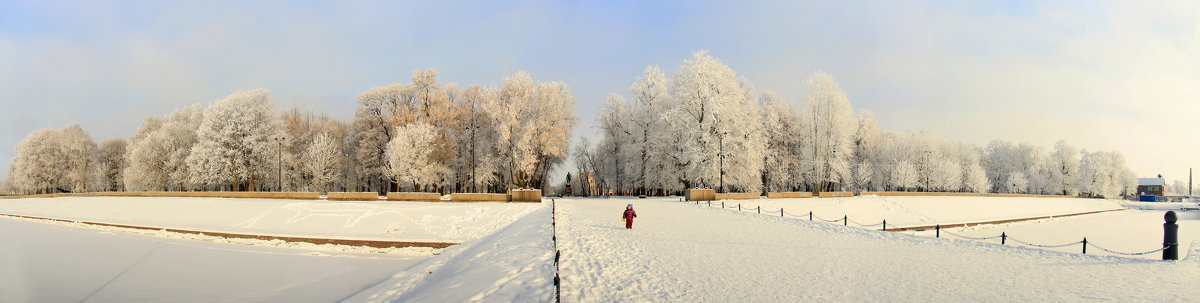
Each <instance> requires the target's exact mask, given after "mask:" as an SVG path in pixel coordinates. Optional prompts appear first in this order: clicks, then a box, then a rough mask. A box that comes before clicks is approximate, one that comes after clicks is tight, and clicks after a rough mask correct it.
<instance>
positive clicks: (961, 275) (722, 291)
mask: <svg viewBox="0 0 1200 303" xmlns="http://www.w3.org/2000/svg"><path fill="white" fill-rule="evenodd" d="M626 203H634V204H635V206H636V209H637V210H638V215H639V217H638V219H637V220H636V221H635V223H634V229H633V230H625V229H624V227H623V226H622V225H621V221H620V216H619V215H620V211H621V210H622V209H623V208H624V205H625V204H626ZM558 206H559V218H558V220H559V221H558V222H559V224H560V229H559V237H560V238H559V246H560V249H561V250H562V253H563V256H562V258H563V259H562V261H561V274H562V277H563V294H562V296H563V301H567V302H597V301H600V302H609V301H622V302H624V301H676V302H725V301H731V300H733V301H751V302H753V301H775V302H780V301H783V302H786V301H792V302H796V301H801V300H818V301H879V300H881V299H883V300H886V301H1051V300H1054V301H1057V300H1071V301H1075V300H1096V299H1116V300H1119V301H1150V300H1156V301H1158V300H1166V301H1184V300H1191V299H1193V298H1196V297H1198V296H1200V289H1196V288H1193V287H1186V286H1185V285H1186V284H1188V283H1190V281H1196V280H1200V264H1197V263H1196V262H1194V261H1191V260H1189V261H1179V262H1162V261H1146V260H1134V259H1127V258H1117V257H1103V256H1085V255H1075V254H1067V253H1060V252H1053V251H1045V250H1036V249H1028V248H1018V247H1008V246H999V245H994V244H985V243H978V242H969V241H953V240H946V239H932V238H926V237H920V236H913V235H906V234H897V233H884V232H878V231H869V230H864V229H860V228H852V227H843V226H838V225H832V224H828V223H817V222H808V221H802V220H796V219H785V218H779V217H774V216H768V215H757V214H752V213H739V212H737V211H736V210H721V209H715V208H708V207H703V206H695V205H691V204H685V203H679V202H674V201H671V200H666V199H658V200H639V199H631V200H628V199H627V200H622V199H612V200H606V199H568V200H561V201H559V204H558Z"/></svg>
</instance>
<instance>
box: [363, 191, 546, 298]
mask: <svg viewBox="0 0 1200 303" xmlns="http://www.w3.org/2000/svg"><path fill="white" fill-rule="evenodd" d="M549 204H550V202H544V203H542V204H541V207H539V208H538V209H536V210H534V211H533V212H531V213H530V214H528V215H526V216H524V217H522V218H521V219H519V220H517V221H516V222H514V223H513V224H512V225H509V226H508V227H505V228H504V229H501V230H500V231H498V232H496V233H495V234H492V235H490V236H488V237H485V238H483V239H479V240H477V241H471V242H467V243H463V244H461V245H455V246H451V247H450V248H447V249H446V250H445V251H443V252H442V253H441V254H439V255H438V256H435V257H433V258H430V259H428V260H425V261H424V262H422V263H421V264H418V265H417V266H414V267H412V268H411V269H409V270H405V271H402V272H399V273H396V274H395V275H394V276H392V278H390V279H388V280H387V281H384V282H382V283H379V284H378V285H377V286H375V287H374V288H371V289H368V290H365V291H363V292H361V293H359V294H358V295H357V296H355V297H352V298H350V299H349V300H347V301H350V302H360V301H362V302H480V301H482V302H552V301H554V280H553V278H554V264H553V263H554V244H553V242H551V239H550V238H551V226H550V220H551V219H550V205H549ZM559 205H560V206H561V205H562V204H559ZM560 220H561V219H560ZM560 222H561V221H560Z"/></svg>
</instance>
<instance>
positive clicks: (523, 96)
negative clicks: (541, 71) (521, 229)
mask: <svg viewBox="0 0 1200 303" xmlns="http://www.w3.org/2000/svg"><path fill="white" fill-rule="evenodd" d="M484 108H485V110H486V111H488V112H489V113H491V114H492V117H494V118H495V120H494V122H495V124H494V125H495V129H496V134H497V136H496V147H497V150H499V151H500V155H501V157H502V158H503V160H502V161H503V162H502V163H504V166H503V167H504V168H505V170H506V173H505V174H504V175H505V177H506V178H505V180H507V181H508V183H509V186H511V187H516V188H529V187H533V188H540V187H541V184H542V181H543V179H544V178H545V175H546V174H547V173H548V172H549V170H550V169H551V168H552V167H553V165H554V164H556V163H557V162H559V161H561V160H560V159H561V158H565V157H566V156H567V144H568V143H567V139H568V136H569V134H570V132H571V130H572V129H573V128H574V127H575V123H576V121H577V120H578V118H576V117H575V115H574V111H575V97H574V96H572V95H571V90H570V88H569V87H567V85H566V84H564V83H561V82H550V83H535V82H534V81H533V78H531V77H530V76H529V74H527V73H525V72H524V71H519V72H517V73H516V74H515V75H513V76H511V77H508V78H505V79H504V85H503V86H502V87H501V88H500V92H499V93H498V97H497V98H496V99H495V100H493V102H490V103H488V104H487V105H486V106H484Z"/></svg>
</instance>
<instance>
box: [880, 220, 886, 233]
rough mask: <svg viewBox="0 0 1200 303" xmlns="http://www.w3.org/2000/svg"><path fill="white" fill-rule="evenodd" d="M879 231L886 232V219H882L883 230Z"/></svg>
mask: <svg viewBox="0 0 1200 303" xmlns="http://www.w3.org/2000/svg"><path fill="white" fill-rule="evenodd" d="M881 230H882V231H887V219H883V229H881Z"/></svg>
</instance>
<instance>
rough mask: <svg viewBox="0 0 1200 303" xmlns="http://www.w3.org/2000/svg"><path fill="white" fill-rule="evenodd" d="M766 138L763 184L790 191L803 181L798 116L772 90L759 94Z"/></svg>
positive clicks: (769, 189)
mask: <svg viewBox="0 0 1200 303" xmlns="http://www.w3.org/2000/svg"><path fill="white" fill-rule="evenodd" d="M758 100H759V106H760V107H761V108H762V118H761V119H762V131H763V135H764V136H765V139H766V150H765V153H764V159H763V184H764V187H765V189H766V191H793V190H796V189H798V188H799V186H800V184H801V183H802V182H803V181H804V178H803V173H802V171H801V169H802V165H801V163H802V162H801V161H800V156H799V151H800V148H801V147H800V146H801V142H800V136H799V134H800V124H801V122H800V117H799V116H798V115H797V114H796V111H795V110H794V109H793V108H792V107H791V106H789V105H788V104H787V103H785V102H784V101H783V98H781V97H779V95H778V94H776V93H775V92H773V91H766V92H764V93H763V94H762V95H761V96H760V97H759V99H758Z"/></svg>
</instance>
